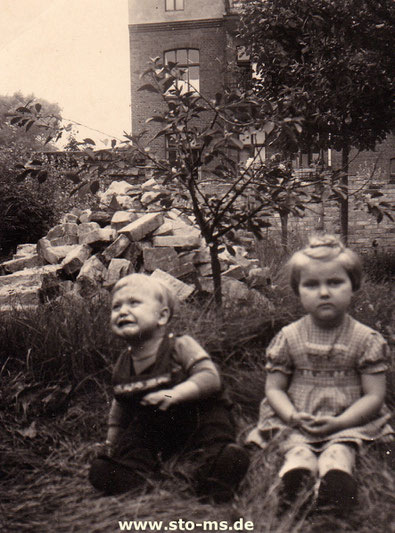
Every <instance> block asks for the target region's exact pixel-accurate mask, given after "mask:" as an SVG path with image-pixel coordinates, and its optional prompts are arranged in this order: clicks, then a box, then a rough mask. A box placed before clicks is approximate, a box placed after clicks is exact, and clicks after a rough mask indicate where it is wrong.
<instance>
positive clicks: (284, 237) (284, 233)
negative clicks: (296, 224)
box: [280, 213, 288, 252]
mask: <svg viewBox="0 0 395 533" xmlns="http://www.w3.org/2000/svg"><path fill="white" fill-rule="evenodd" d="M280 222H281V245H282V248H283V252H287V251H288V213H280Z"/></svg>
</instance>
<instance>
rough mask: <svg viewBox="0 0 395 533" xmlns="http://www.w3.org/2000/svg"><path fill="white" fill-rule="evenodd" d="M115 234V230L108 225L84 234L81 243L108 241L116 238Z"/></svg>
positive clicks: (80, 239) (92, 243) (93, 243)
mask: <svg viewBox="0 0 395 533" xmlns="http://www.w3.org/2000/svg"><path fill="white" fill-rule="evenodd" d="M115 235H116V232H115V230H114V229H113V228H111V227H109V226H106V227H105V228H99V229H95V230H93V231H90V232H89V233H84V234H82V235H81V236H80V238H79V243H80V244H91V245H95V244H98V243H108V242H112V241H113V240H114V239H115Z"/></svg>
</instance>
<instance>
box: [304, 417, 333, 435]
mask: <svg viewBox="0 0 395 533" xmlns="http://www.w3.org/2000/svg"><path fill="white" fill-rule="evenodd" d="M314 418H315V419H314V420H313V421H311V422H309V423H308V424H306V427H305V428H304V429H305V430H306V431H307V432H308V433H310V434H311V435H317V436H321V435H330V434H331V433H336V431H340V429H342V428H341V427H340V424H339V421H338V419H337V418H336V417H335V416H318V417H314Z"/></svg>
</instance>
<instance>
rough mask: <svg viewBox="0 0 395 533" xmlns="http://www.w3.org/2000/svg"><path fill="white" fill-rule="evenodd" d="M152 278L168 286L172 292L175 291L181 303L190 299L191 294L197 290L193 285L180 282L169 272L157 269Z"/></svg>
mask: <svg viewBox="0 0 395 533" xmlns="http://www.w3.org/2000/svg"><path fill="white" fill-rule="evenodd" d="M151 276H152V277H153V278H155V279H157V280H158V281H160V282H161V283H163V284H164V285H166V286H167V287H168V288H169V289H170V290H171V291H173V293H174V294H175V296H176V297H177V298H178V300H180V301H181V302H182V301H184V300H186V299H187V298H189V296H191V294H192V293H193V292H194V290H195V287H194V286H193V285H188V284H187V283H184V282H183V281H180V280H179V279H177V278H175V277H174V276H172V275H171V274H168V273H167V272H164V271H163V270H160V269H156V270H155V271H154V272H153V273H152V274H151Z"/></svg>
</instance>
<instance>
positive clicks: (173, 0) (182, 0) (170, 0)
mask: <svg viewBox="0 0 395 533" xmlns="http://www.w3.org/2000/svg"><path fill="white" fill-rule="evenodd" d="M178 2H180V3H181V4H182V7H177V3H178ZM170 3H171V4H172V5H173V7H169V4H170ZM184 10H185V0H165V11H166V12H172V11H184Z"/></svg>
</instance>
